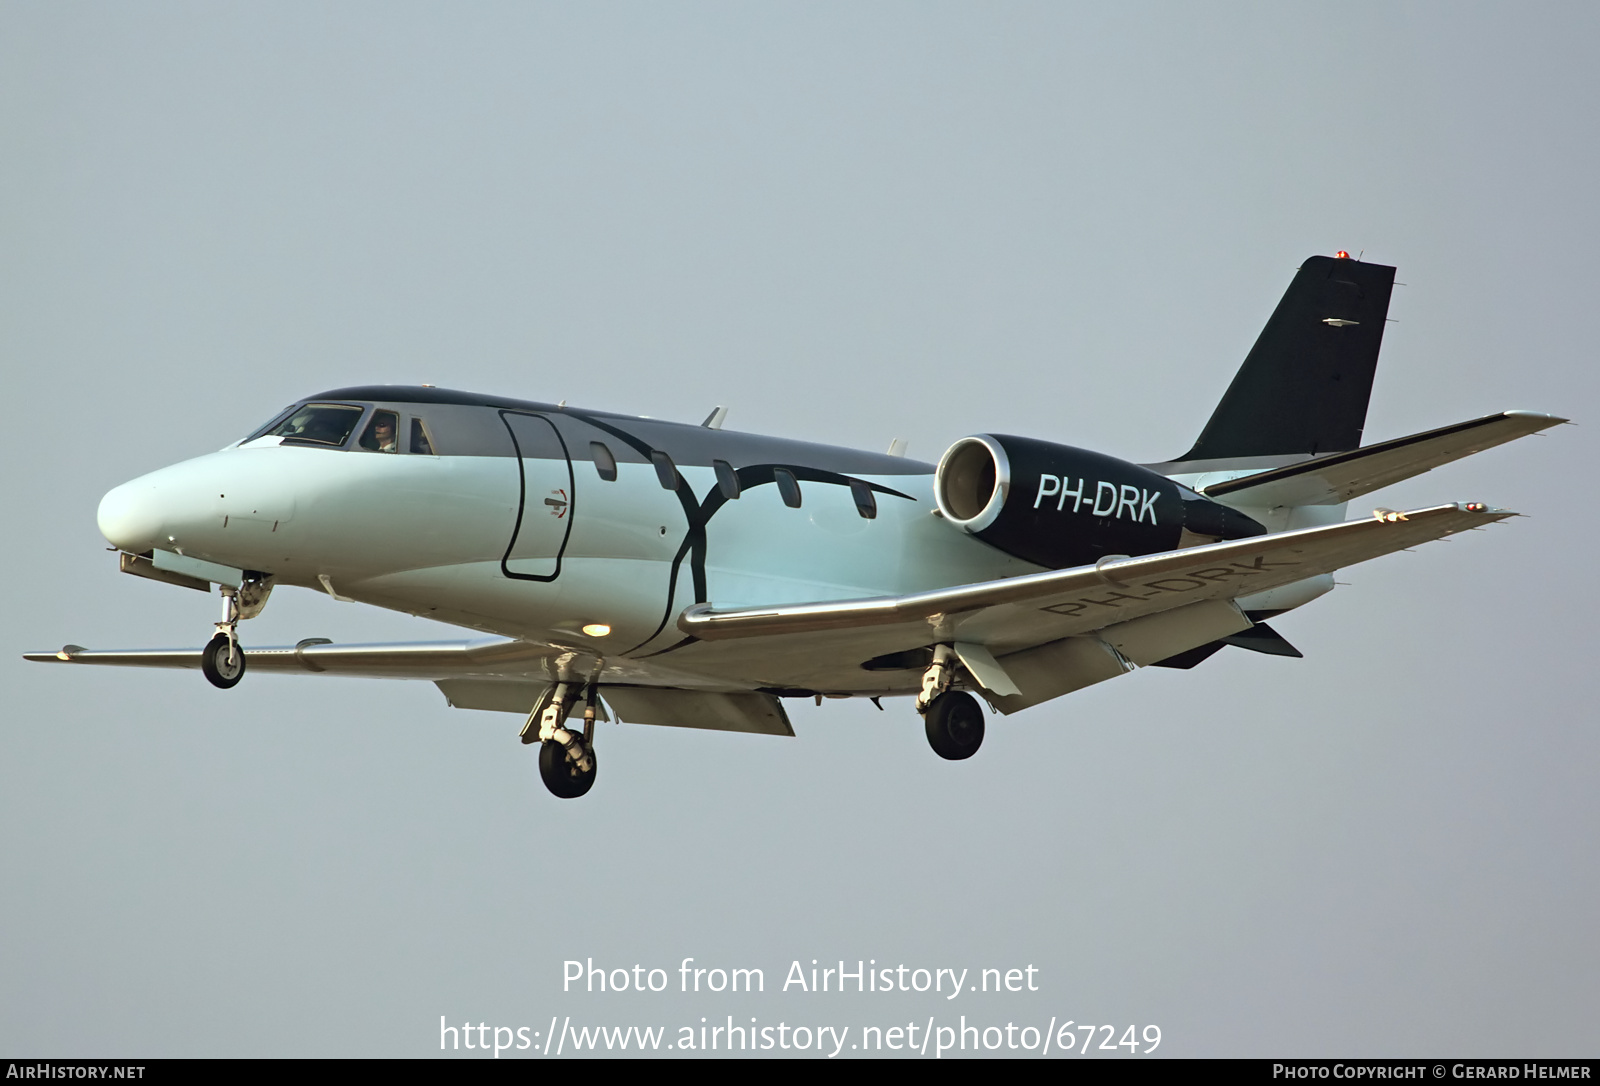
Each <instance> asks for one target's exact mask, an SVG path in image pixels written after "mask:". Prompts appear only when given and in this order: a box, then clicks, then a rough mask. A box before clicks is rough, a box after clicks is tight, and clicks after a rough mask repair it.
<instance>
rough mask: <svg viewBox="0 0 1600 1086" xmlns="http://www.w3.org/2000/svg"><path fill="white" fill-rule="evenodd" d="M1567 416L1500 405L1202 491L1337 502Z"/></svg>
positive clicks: (1264, 503) (1257, 500) (1260, 499)
mask: <svg viewBox="0 0 1600 1086" xmlns="http://www.w3.org/2000/svg"><path fill="white" fill-rule="evenodd" d="M1566 421H1567V420H1566V419H1563V418H1557V417H1556V416H1555V415H1541V414H1537V413H1535V412H1533V411H1502V412H1501V413H1500V414H1498V415H1486V416H1484V417H1483V418H1481V419H1473V420H1471V421H1470V422H1458V423H1456V424H1455V425H1454V426H1443V427H1440V428H1439V429H1437V430H1427V431H1425V432H1423V433H1420V434H1412V435H1410V436H1409V437H1397V438H1395V439H1394V440H1393V441H1381V442H1379V443H1378V444H1376V445H1368V446H1367V447H1366V448H1363V449H1356V450H1354V451H1352V452H1341V453H1330V454H1328V455H1327V456H1317V457H1313V458H1312V459H1310V460H1304V461H1301V462H1300V463H1298V464H1291V465H1289V466H1288V467H1284V468H1275V469H1273V470H1272V471H1264V472H1261V473H1260V474H1258V475H1246V476H1244V477H1243V478H1240V479H1230V480H1228V481H1227V482H1224V483H1214V484H1212V485H1211V486H1208V487H1206V488H1204V491H1203V493H1204V494H1205V496H1206V497H1208V498H1215V499H1217V500H1218V501H1225V502H1227V503H1228V504H1229V505H1250V506H1258V507H1266V508H1270V507H1273V506H1280V505H1338V504H1340V503H1341V502H1347V501H1349V500H1350V499H1352V498H1358V497H1360V496H1361V495H1363V494H1369V493H1371V492H1372V491H1374V490H1377V489H1379V488H1380V487H1385V486H1388V485H1390V484H1391V483H1398V482H1400V481H1401V480H1402V479H1409V478H1411V477H1412V476H1414V475H1421V474H1422V473H1423V472H1425V471H1431V470H1432V469H1434V468H1436V467H1439V466H1440V465H1442V464H1448V463H1450V462H1451V461H1452V460H1459V459H1461V458H1462V457H1463V456H1471V455H1472V454H1473V453H1476V452H1482V451H1483V450H1484V449H1492V448H1494V446H1496V445H1503V444H1505V443H1506V442H1508V441H1515V440H1516V439H1517V438H1519V437H1526V436H1527V435H1529V434H1533V433H1538V432H1539V431H1540V430H1548V429H1549V428H1550V427H1552V426H1558V425H1560V424H1561V423H1563V422H1566Z"/></svg>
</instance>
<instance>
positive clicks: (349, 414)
mask: <svg viewBox="0 0 1600 1086" xmlns="http://www.w3.org/2000/svg"><path fill="white" fill-rule="evenodd" d="M363 410H365V409H364V408H360V407H352V406H350V405H349V404H339V403H308V404H306V405H305V406H304V407H302V408H300V409H298V410H296V411H294V412H293V413H291V414H290V415H289V417H288V418H287V419H285V420H284V421H283V422H281V423H279V424H278V425H277V426H274V427H272V428H271V429H269V430H268V431H267V433H268V434H269V435H276V436H278V437H281V438H283V439H284V440H285V441H304V442H306V443H308V444H314V445H343V444H344V443H345V442H346V441H348V440H349V439H350V431H351V430H354V429H355V428H356V423H357V422H360V421H361V412H362V411H363Z"/></svg>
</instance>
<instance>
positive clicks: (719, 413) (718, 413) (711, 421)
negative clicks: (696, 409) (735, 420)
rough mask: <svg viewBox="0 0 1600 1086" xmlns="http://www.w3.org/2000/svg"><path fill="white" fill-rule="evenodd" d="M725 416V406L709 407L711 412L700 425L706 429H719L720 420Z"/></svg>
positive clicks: (720, 425)
mask: <svg viewBox="0 0 1600 1086" xmlns="http://www.w3.org/2000/svg"><path fill="white" fill-rule="evenodd" d="M727 417H728V409H727V408H726V407H714V408H712V409H711V414H709V415H707V416H706V421H704V422H702V423H701V424H700V425H701V426H704V427H705V428H706V429H707V430H720V429H722V420H723V419H725V418H727Z"/></svg>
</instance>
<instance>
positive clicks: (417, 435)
mask: <svg viewBox="0 0 1600 1086" xmlns="http://www.w3.org/2000/svg"><path fill="white" fill-rule="evenodd" d="M411 451H412V452H414V453H421V454H422V455H423V456H433V455H434V451H433V442H432V441H430V440H428V428H427V426H425V425H424V424H423V422H422V420H421V419H419V418H417V417H416V416H415V415H413V416H411Z"/></svg>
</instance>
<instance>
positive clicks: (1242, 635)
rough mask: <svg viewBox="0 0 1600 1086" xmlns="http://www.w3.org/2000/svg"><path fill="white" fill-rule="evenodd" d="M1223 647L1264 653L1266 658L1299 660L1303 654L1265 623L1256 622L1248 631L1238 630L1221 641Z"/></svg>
mask: <svg viewBox="0 0 1600 1086" xmlns="http://www.w3.org/2000/svg"><path fill="white" fill-rule="evenodd" d="M1222 643H1223V644H1224V645H1236V646H1238V647H1239V648H1241V649H1249V650H1250V651H1251V652H1264V653H1266V654H1267V655H1268V656H1293V657H1294V658H1295V659H1297V660H1298V659H1301V658H1303V657H1304V656H1305V653H1303V652H1301V651H1300V650H1299V649H1297V648H1295V647H1294V646H1293V645H1291V644H1289V642H1288V641H1286V640H1284V636H1283V635H1282V634H1281V633H1279V632H1278V631H1277V630H1274V629H1273V628H1272V627H1271V626H1268V625H1267V624H1266V623H1265V622H1258V623H1256V624H1255V625H1254V626H1252V627H1250V628H1249V629H1248V630H1240V631H1239V632H1238V633H1236V634H1229V635H1228V636H1227V637H1224V638H1223V639H1222Z"/></svg>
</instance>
